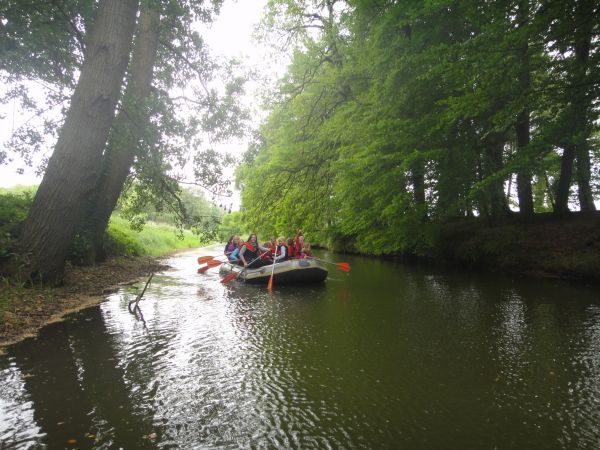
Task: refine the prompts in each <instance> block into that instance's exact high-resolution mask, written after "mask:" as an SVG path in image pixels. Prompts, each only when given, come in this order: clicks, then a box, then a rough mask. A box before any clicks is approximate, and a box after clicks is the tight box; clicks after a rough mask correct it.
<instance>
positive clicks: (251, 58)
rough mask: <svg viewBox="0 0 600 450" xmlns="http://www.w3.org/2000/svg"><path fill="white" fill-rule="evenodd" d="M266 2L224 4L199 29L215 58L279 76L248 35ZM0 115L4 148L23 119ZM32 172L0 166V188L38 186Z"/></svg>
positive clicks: (252, 91) (240, 145)
mask: <svg viewBox="0 0 600 450" xmlns="http://www.w3.org/2000/svg"><path fill="white" fill-rule="evenodd" d="M266 1H267V0H237V1H235V0H225V3H224V5H223V7H222V9H221V14H220V15H219V17H218V19H217V20H216V21H215V22H214V23H213V24H211V26H210V28H209V29H206V26H205V25H203V26H202V29H201V30H200V31H201V32H202V34H203V35H204V38H205V40H206V42H207V43H208V45H209V46H210V47H211V49H212V50H213V53H214V54H215V55H220V56H224V57H236V58H240V59H242V60H243V61H245V62H247V63H248V64H249V65H251V66H253V67H255V68H257V69H259V70H262V71H269V72H271V73H278V74H281V73H282V71H283V70H284V66H283V65H282V64H274V63H273V62H272V61H269V62H267V61H266V58H267V55H268V53H269V52H268V50H267V49H266V48H265V47H263V46H262V45H260V44H258V43H257V42H255V41H253V39H252V33H253V31H254V28H255V26H256V24H257V23H258V22H259V20H260V18H261V16H262V13H263V9H264V6H265V4H266ZM257 89H258V83H251V84H250V85H249V90H248V98H247V102H248V103H252V104H253V105H254V106H255V107H258V102H259V100H258V92H257ZM0 114H2V116H4V119H0V142H1V143H0V145H2V146H4V143H5V141H6V139H8V137H9V136H10V133H11V132H12V130H13V129H15V128H16V127H18V126H19V124H21V123H22V122H23V121H24V120H25V119H26V118H25V117H21V115H20V114H19V110H18V107H17V106H16V105H14V104H12V103H11V104H9V105H6V106H5V107H4V108H3V109H1V110H0ZM258 116H260V115H258ZM258 116H256V115H255V117H258ZM221 147H222V148H223V149H227V151H229V152H233V153H235V154H240V153H241V152H243V151H244V150H245V148H246V142H245V141H244V140H242V141H238V142H233V141H232V142H231V143H229V144H227V145H223V146H221ZM19 168H21V169H24V170H25V173H24V174H23V175H20V174H18V173H17V169H19ZM34 172H35V169H34V168H29V167H26V166H25V165H24V164H23V163H21V162H18V161H17V163H13V164H10V165H0V187H10V186H14V185H18V184H22V185H30V184H36V183H39V182H40V181H41V179H39V178H36V177H35V174H34Z"/></svg>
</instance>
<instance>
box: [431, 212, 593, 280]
mask: <svg viewBox="0 0 600 450" xmlns="http://www.w3.org/2000/svg"><path fill="white" fill-rule="evenodd" d="M432 256H433V257H434V258H436V259H441V260H443V261H446V262H450V263H454V264H460V265H463V266H466V267H475V268H484V269H486V270H495V271H502V272H512V273H521V274H526V275H536V276H544V277H553V278H563V279H571V280H585V281H590V282H598V281H600V213H598V212H590V213H572V214H569V215H567V216H564V217H560V218H557V217H555V216H553V215H552V214H536V215H535V216H534V217H531V218H529V219H527V220H523V219H521V218H519V217H511V218H506V219H505V220H502V221H498V222H497V223H494V224H489V223H486V221H484V220H481V219H464V220H458V221H455V222H453V223H449V224H446V225H444V226H443V227H441V228H440V230H439V233H438V234H437V236H436V238H435V239H434V245H433V249H432Z"/></svg>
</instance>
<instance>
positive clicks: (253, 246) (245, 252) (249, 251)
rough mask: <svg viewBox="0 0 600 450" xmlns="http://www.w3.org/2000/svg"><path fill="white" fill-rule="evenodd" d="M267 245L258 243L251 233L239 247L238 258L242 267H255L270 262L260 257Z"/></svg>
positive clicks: (266, 249)
mask: <svg viewBox="0 0 600 450" xmlns="http://www.w3.org/2000/svg"><path fill="white" fill-rule="evenodd" d="M268 251H269V249H268V248H267V247H263V246H262V245H259V244H258V239H257V238H256V234H255V233H252V234H251V235H250V236H249V237H248V240H247V241H246V242H244V244H243V245H242V248H241V249H240V253H239V258H240V261H241V262H242V264H243V265H244V267H250V268H256V267H262V266H266V265H268V264H272V263H273V261H272V260H263V259H261V258H260V256H261V254H262V253H266V252H268Z"/></svg>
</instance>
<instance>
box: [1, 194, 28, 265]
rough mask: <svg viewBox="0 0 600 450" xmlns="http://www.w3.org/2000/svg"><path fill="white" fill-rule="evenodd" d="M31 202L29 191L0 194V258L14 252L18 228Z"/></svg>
mask: <svg viewBox="0 0 600 450" xmlns="http://www.w3.org/2000/svg"><path fill="white" fill-rule="evenodd" d="M32 201H33V194H32V191H31V190H30V191H21V192H19V191H2V192H0V257H6V256H8V255H10V254H11V253H12V252H13V251H14V248H13V247H14V243H15V240H16V238H17V235H18V232H19V227H20V225H21V223H22V222H23V221H24V220H25V218H26V217H27V212H28V211H29V208H30V206H31V203H32Z"/></svg>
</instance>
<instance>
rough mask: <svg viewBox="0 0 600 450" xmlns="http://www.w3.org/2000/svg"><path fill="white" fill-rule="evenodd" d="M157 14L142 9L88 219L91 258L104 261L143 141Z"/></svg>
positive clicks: (148, 5)
mask: <svg viewBox="0 0 600 450" xmlns="http://www.w3.org/2000/svg"><path fill="white" fill-rule="evenodd" d="M159 25H160V11H159V7H158V5H155V4H152V3H150V2H145V3H143V4H142V6H141V13H140V19H139V26H138V34H137V37H136V39H135V46H134V50H133V56H132V61H131V68H130V71H129V73H130V77H129V84H128V86H127V89H126V90H125V95H124V100H123V105H122V108H121V110H120V111H119V113H118V114H117V117H116V119H115V125H114V127H113V130H112V133H111V137H110V139H109V143H108V148H107V151H106V154H105V157H104V161H103V169H102V174H101V176H100V180H99V183H98V189H97V195H96V198H95V202H93V203H92V205H93V206H92V208H91V211H90V215H89V217H90V218H91V219H93V220H92V222H91V223H90V224H89V225H90V228H91V231H92V240H93V242H92V247H91V251H92V252H93V253H92V255H90V259H92V261H93V260H96V259H102V258H104V252H103V250H102V241H103V237H104V231H105V230H106V227H107V226H108V222H109V220H110V215H111V214H112V212H113V210H114V208H115V206H116V204H117V201H118V199H119V195H120V194H121V191H122V190H123V185H124V184H125V180H126V179H127V176H128V174H129V171H130V169H131V166H132V165H133V162H134V158H135V155H136V151H137V150H138V147H139V145H140V142H141V141H142V140H144V131H145V129H146V125H147V123H148V118H149V105H148V99H149V95H150V90H151V87H152V79H153V70H154V64H155V62H156V55H157V52H158V38H159V31H160V30H159V28H160V27H159Z"/></svg>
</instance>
